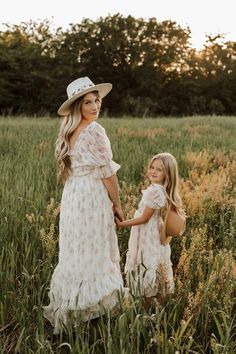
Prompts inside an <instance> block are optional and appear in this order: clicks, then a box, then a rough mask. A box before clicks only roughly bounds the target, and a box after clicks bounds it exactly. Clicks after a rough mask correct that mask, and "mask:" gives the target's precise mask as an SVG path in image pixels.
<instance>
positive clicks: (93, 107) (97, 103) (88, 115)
mask: <svg viewBox="0 0 236 354" xmlns="http://www.w3.org/2000/svg"><path fill="white" fill-rule="evenodd" d="M100 108H101V99H100V98H99V96H98V95H96V94H95V93H93V92H89V93H87V94H86V95H84V97H83V99H82V103H81V115H82V119H85V120H87V121H89V122H90V121H93V120H95V119H97V118H98V116H99V112H100Z"/></svg>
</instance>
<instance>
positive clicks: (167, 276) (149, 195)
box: [116, 152, 185, 303]
mask: <svg viewBox="0 0 236 354" xmlns="http://www.w3.org/2000/svg"><path fill="white" fill-rule="evenodd" d="M147 174H148V178H149V180H150V182H151V184H150V186H149V187H148V188H147V189H145V190H143V191H142V194H143V196H142V199H141V201H140V203H139V206H138V210H137V211H136V213H135V216H134V219H131V220H126V221H120V220H118V218H116V224H117V226H118V227H127V226H132V228H131V235H130V239H129V249H128V253H127V259H126V264H125V273H126V280H127V283H128V286H129V287H130V291H131V293H133V294H134V295H144V296H145V298H146V303H150V300H151V299H152V297H153V296H156V298H157V301H158V302H159V303H163V300H164V297H165V295H166V294H168V293H171V292H173V289H174V281H173V271H172V263H171V260H170V255H171V250H170V245H169V243H168V242H167V243H166V242H164V241H166V240H164V237H165V236H164V237H163V236H161V235H163V233H162V232H161V231H162V228H163V227H164V223H163V218H162V217H163V216H164V212H165V210H167V208H169V207H171V208H173V209H174V210H175V211H176V212H177V213H179V214H183V215H185V213H184V210H183V208H182V201H181V198H180V195H179V192H178V169H177V163H176V160H175V158H174V156H172V155H171V154H170V153H167V152H164V153H160V154H158V155H155V156H154V157H153V158H152V159H151V161H150V163H149V165H148V173H147Z"/></svg>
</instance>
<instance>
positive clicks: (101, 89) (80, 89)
mask: <svg viewBox="0 0 236 354" xmlns="http://www.w3.org/2000/svg"><path fill="white" fill-rule="evenodd" d="M111 89H112V84H110V83H108V82H107V83H103V84H98V85H95V84H94V83H93V82H92V81H91V80H90V79H89V78H88V77H87V76H85V77H80V78H79V79H77V80H74V81H72V82H71V83H70V84H69V85H68V86H67V89H66V92H67V96H68V99H67V100H66V101H65V102H64V103H63V104H62V105H61V106H60V108H59V109H58V114H60V115H61V116H66V115H67V114H69V112H70V106H71V105H72V103H73V102H75V101H76V100H77V99H78V98H79V97H81V96H84V95H86V93H89V92H92V91H98V93H99V96H100V97H101V98H103V97H105V96H106V95H107V94H108V93H109V92H110V91H111Z"/></svg>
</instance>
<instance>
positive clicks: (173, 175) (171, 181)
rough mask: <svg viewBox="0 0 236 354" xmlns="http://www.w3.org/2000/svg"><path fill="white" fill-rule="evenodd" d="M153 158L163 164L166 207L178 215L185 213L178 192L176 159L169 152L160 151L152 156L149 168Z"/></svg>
mask: <svg viewBox="0 0 236 354" xmlns="http://www.w3.org/2000/svg"><path fill="white" fill-rule="evenodd" d="M154 160H160V161H162V163H163V166H164V173H165V182H164V188H165V191H166V197H167V202H168V207H170V208H171V209H173V210H174V211H176V212H177V213H178V214H179V215H184V216H185V215H186V214H185V211H184V207H183V202H182V199H181V197H180V194H179V183H178V182H179V175H178V166H177V162H176V159H175V158H174V156H173V155H171V154H170V153H169V152H162V153H160V154H157V155H155V156H153V158H152V159H151V161H150V162H149V165H148V170H149V169H150V167H151V165H152V163H153V161H154Z"/></svg>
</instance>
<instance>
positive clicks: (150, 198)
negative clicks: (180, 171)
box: [143, 184, 166, 209]
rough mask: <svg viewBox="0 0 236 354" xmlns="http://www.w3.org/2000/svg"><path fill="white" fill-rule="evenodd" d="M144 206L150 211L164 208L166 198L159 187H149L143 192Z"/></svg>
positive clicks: (162, 189)
mask: <svg viewBox="0 0 236 354" xmlns="http://www.w3.org/2000/svg"><path fill="white" fill-rule="evenodd" d="M143 201H144V204H145V205H146V206H147V207H149V208H151V209H160V208H163V207H164V206H165V203H166V196H165V192H164V188H163V187H162V186H161V185H158V184H156V185H151V186H149V187H148V188H147V189H146V190H145V191H144V199H143Z"/></svg>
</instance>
